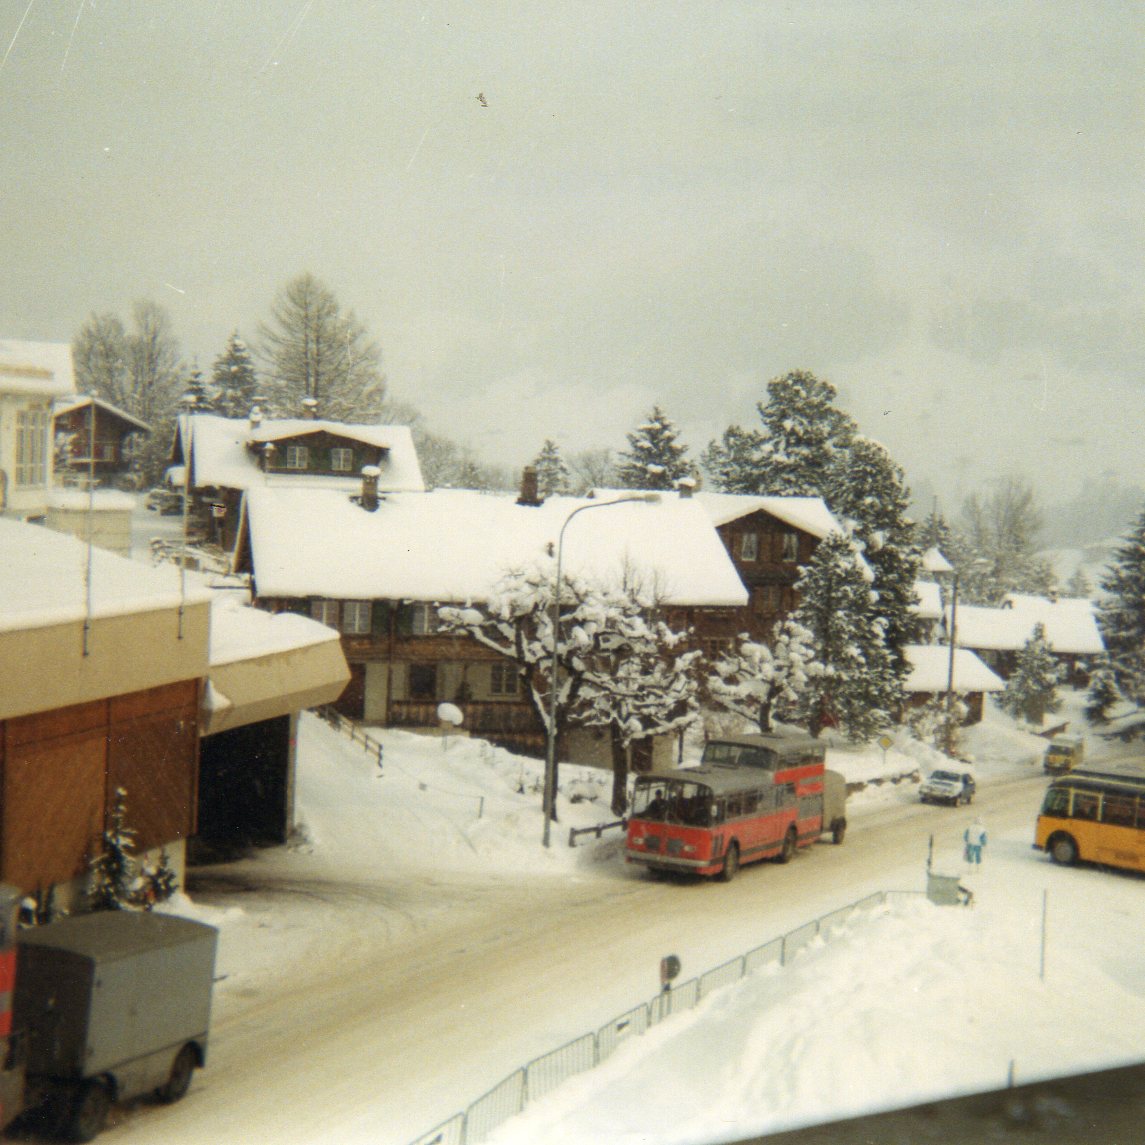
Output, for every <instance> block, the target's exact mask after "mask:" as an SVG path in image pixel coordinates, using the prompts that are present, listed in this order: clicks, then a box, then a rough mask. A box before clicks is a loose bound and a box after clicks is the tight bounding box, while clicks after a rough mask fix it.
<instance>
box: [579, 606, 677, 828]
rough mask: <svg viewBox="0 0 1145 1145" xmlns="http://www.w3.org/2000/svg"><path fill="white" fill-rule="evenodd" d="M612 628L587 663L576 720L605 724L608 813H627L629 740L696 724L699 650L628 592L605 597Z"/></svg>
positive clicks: (634, 741)
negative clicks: (609, 755) (602, 646)
mask: <svg viewBox="0 0 1145 1145" xmlns="http://www.w3.org/2000/svg"><path fill="white" fill-rule="evenodd" d="M610 604H611V607H612V608H613V610H614V613H613V632H612V634H611V637H610V639H609V640H608V641H607V645H608V646H607V648H606V649H604V650H602V651H601V652H600V653H597V654H596V655H594V656H592V657H591V658H590V659H588V660H586V668H587V670H586V672H585V679H584V684H583V686H582V688H581V691H580V697H579V702H578V704H577V708H576V711H575V712H574V713H573V718H574V720H575V722H576V723H578V724H582V725H584V726H585V727H603V728H607V730H608V734H609V741H610V744H611V749H612V811H613V814H615V815H623V814H625V812H626V811H627V810H628V773H629V769H630V766H631V755H632V745H633V744H634V743H636V742H637V741H639V740H644V739H649V738H651V737H652V736H656V735H667V734H669V733H671V732H673V731H677V730H679V729H682V728H684V727H687V726H688V725H689V724H691V723H693V722H694V721H695V720H696V718H697V716H698V714H699V688H698V682H697V679H696V662H697V660H698V659H699V658H700V652H699V650H697V649H692V650H688V649H687V648H685V647H684V641H685V640H686V638H687V634H686V633H683V632H673V631H672V630H671V629H669V628H668V627H667V625H665V624H664V623H663V622H662V621H659V620H656V619H654V616H653V613H654V610H655V604H654V602H652V601H649V600H646V599H642V597H641V595H640V593H639V592H638V591H633V590H631V589H626V590H622V591H621V592H619V593H614V594H610Z"/></svg>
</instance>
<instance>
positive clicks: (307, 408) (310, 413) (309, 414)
mask: <svg viewBox="0 0 1145 1145" xmlns="http://www.w3.org/2000/svg"><path fill="white" fill-rule="evenodd" d="M302 416H303V417H304V418H305V419H306V420H307V421H313V420H314V419H315V418H316V417H317V416H318V399H317V398H303V399H302Z"/></svg>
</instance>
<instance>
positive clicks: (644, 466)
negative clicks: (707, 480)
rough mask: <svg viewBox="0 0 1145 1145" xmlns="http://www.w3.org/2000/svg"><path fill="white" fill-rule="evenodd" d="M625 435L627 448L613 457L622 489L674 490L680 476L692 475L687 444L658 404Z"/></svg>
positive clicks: (693, 470)
mask: <svg viewBox="0 0 1145 1145" xmlns="http://www.w3.org/2000/svg"><path fill="white" fill-rule="evenodd" d="M627 437H628V449H627V450H621V452H620V455H619V457H618V459H617V467H616V477H617V480H618V481H619V483H620V485H621V487H622V488H625V489H675V488H676V486H677V483H678V482H679V481H680V480H681V478H685V477H695V476H696V467H695V466H694V465H693V464H692V463H691V462H690V461H689V460H688V458H687V453H688V447H687V446H686V445H683V444H682V443H681V442H680V441H679V440H678V439H679V430H678V429H677V428H676V425H675V423H674V422H673V421H672V420H671V419H670V418H669V417H667V415H666V414H665V413H664V411H663V410H661V409H660V407H659V406H653V407H652V412H651V413H650V414H649V415H648V418H647V420H645V421H644V422H643V423H642V424H641V425H639V426H637V428H636V429H635V430H634V431H633V432H632V433H630V434H628V435H627Z"/></svg>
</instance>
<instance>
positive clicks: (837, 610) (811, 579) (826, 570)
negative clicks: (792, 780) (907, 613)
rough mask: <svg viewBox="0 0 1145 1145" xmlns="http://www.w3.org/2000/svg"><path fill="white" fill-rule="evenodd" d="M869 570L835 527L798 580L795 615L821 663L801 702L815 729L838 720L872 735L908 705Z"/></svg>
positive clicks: (854, 734)
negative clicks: (876, 606) (877, 609)
mask: <svg viewBox="0 0 1145 1145" xmlns="http://www.w3.org/2000/svg"><path fill="white" fill-rule="evenodd" d="M869 575H870V574H869V573H868V572H866V571H865V570H864V568H863V566H862V564H861V562H860V559H859V555H858V552H857V550H856V548H855V546H854V544H853V543H852V542H851V541H850V540H848V539H847V538H846V537H844V536H843V535H842V534H841V533H829V534H828V535H827V536H826V537H824V538H823V540H822V541H820V543H819V546H818V547H817V548H816V550H815V554H814V556H812V558H811V561H810V562H809V563H808V565H807V566H806V568H804V569H803V570H802V572H801V573H800V577H799V580H798V582H797V584H796V588H797V589H798V591H799V594H800V603H799V607H798V608H797V609H796V611H795V613H794V614H793V619H794V620H795V621H796V622H797V623H799V624H800V625H802V626H803V627H804V628H806V629H808V630H809V631H810V632H811V634H812V642H813V647H814V649H815V659H816V660H818V661H819V663H820V664H821V665H822V669H821V671H820V672H818V673H817V674H816V675H814V676H813V677H812V678H811V679H810V680H809V681H808V686H807V688H806V690H805V692H804V694H803V696H802V699H801V702H800V705H799V713H800V716H801V718H802V720H803V721H804V722H805V723H806V726H807V729H808V731H810V732H811V734H812V735H818V734H819V732H820V731H821V730H822V729H823V728H824V727H828V726H838V727H840V728H841V729H842V730H843V732H844V733H845V734H846V735H847V736H848V737H849V738H851V739H854V740H865V739H869V738H870V737H871V736H872V735H874V734H875V732H877V731H878V730H879V729H880V728H883V727H886V725H887V724H889V723H890V721H891V716H892V713H893V712H895V711H897V710H899V708H900V707H901V706H902V702H903V693H902V687H901V685H900V684H899V681H898V678H897V676H896V674H895V671H894V666H893V664H892V662H891V658H890V654H889V653H888V651H887V648H886V644H885V634H884V622H883V620H882V618H881V617H879V616H877V615H876V614H875V612H874V610H873V608H872V599H871V597H872V590H871V585H870V582H869V580H868V577H869Z"/></svg>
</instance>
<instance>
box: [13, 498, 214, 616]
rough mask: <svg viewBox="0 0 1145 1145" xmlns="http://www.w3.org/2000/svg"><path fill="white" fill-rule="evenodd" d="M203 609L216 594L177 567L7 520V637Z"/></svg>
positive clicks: (38, 526)
mask: <svg viewBox="0 0 1145 1145" xmlns="http://www.w3.org/2000/svg"><path fill="white" fill-rule="evenodd" d="M89 560H90V561H91V616H92V617H93V618H100V617H106V616H123V615H127V614H129V613H133V612H148V611H152V610H157V609H163V608H174V607H177V606H178V605H179V604H181V603H182V604H196V603H201V602H203V601H205V600H207V599H208V598H209V595H210V594H209V591H208V590H207V589H204V588H200V587H198V586H196V585H194V584H193V583H191V582H190V581H189V579H188V578H185V577H184V578H181V577H180V573H179V570H178V569H177V568H175V566H174V565H159V566H151V565H145V564H142V563H140V562H136V561H131V560H128V559H127V558H126V557H120V556H117V555H116V554H114V553H111V552H108V551H106V550H104V549H100V548H94V547H93V548H91V549H89V547H88V546H87V545H85V544H84V543H83V542H81V541H78V540H76V539H75V538H74V537H70V536H66V535H65V534H63V533H57V532H54V531H52V530H51V529H46V528H44V527H43V526H40V525H28V524H25V523H23V522H20V521H12V520H7V519H4V518H0V631H15V630H19V629H29V628H43V627H47V626H48V625H53V624H66V623H70V622H72V621H75V620H80V619H82V618H83V617H84V616H85V615H87V587H86V586H87V569H88V561H89Z"/></svg>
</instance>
